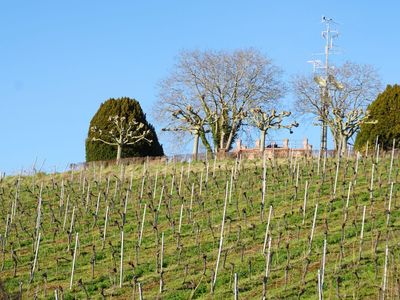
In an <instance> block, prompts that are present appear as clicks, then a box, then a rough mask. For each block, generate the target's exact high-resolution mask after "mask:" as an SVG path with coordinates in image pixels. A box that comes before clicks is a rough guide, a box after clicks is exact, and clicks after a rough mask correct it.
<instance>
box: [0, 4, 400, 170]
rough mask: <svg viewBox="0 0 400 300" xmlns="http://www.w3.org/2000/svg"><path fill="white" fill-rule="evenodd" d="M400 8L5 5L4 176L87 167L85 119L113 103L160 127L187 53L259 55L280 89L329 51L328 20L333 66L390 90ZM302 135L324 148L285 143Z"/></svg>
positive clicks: (0, 73)
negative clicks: (276, 73)
mask: <svg viewBox="0 0 400 300" xmlns="http://www.w3.org/2000/svg"><path fill="white" fill-rule="evenodd" d="M399 9H400V2H399V1H329V2H328V1H294V0H293V1H234V0H230V1H206V0H202V1H161V0H160V1H40V0H38V1H18V0H16V1H1V2H0V36H1V39H0V122H1V126H0V136H1V141H2V142H1V147H0V171H5V172H7V173H14V172H17V171H19V170H20V169H21V168H25V169H27V168H30V167H31V166H32V164H33V162H34V161H35V160H37V165H39V166H40V165H41V164H42V163H43V162H44V169H46V170H52V169H54V167H56V168H57V170H63V169H65V167H66V166H67V165H68V163H71V162H81V161H84V159H85V149H84V141H85V137H86V135H87V130H88V125H89V122H90V119H91V118H92V116H93V115H94V113H95V112H96V110H97V109H98V107H99V105H100V103H101V102H103V101H105V100H106V99H108V98H110V97H114V98H116V97H121V96H128V97H132V98H136V99H137V100H138V101H139V102H140V103H141V105H142V107H143V110H144V111H145V112H146V113H147V115H148V118H149V120H150V121H151V122H152V123H153V125H155V127H156V129H157V130H160V129H161V128H158V126H157V124H156V123H155V122H154V120H153V119H152V118H151V110H152V107H153V105H154V102H155V101H156V100H157V82H158V81H159V80H161V79H162V78H164V77H165V76H166V75H167V74H168V73H169V72H170V71H171V69H172V68H173V64H174V59H175V57H176V56H177V54H178V53H179V52H180V51H181V50H183V49H185V50H190V49H197V48H199V49H217V50H218V49H228V50H229V49H237V48H248V47H254V48H257V49H259V50H260V51H261V52H263V53H265V54H266V55H268V56H269V57H270V58H272V59H273V60H274V62H275V64H276V65H278V66H279V67H281V68H282V69H283V70H284V72H285V73H284V80H287V81H288V80H289V79H290V77H291V76H292V75H294V74H298V73H309V72H311V70H312V68H311V66H310V65H309V64H307V61H308V60H310V59H312V58H313V56H312V54H313V53H318V52H321V51H323V45H324V41H323V39H322V38H321V30H323V24H321V16H322V15H325V16H329V17H332V18H334V19H335V20H336V21H337V22H338V23H339V24H340V25H339V30H340V33H341V36H340V38H339V39H338V41H337V45H338V46H340V48H341V50H342V51H341V54H340V55H338V56H336V58H335V59H336V61H337V62H340V61H343V60H351V61H354V62H358V63H368V64H371V65H373V66H375V67H376V68H377V69H378V71H379V74H380V76H381V79H382V83H383V84H384V85H386V84H393V83H399V81H400V80H399V74H400V72H399V70H400V60H399V59H398V55H399V53H400V34H399V29H400V25H399V23H398V21H397V20H398V11H399ZM292 99H293V96H292V95H291V94H288V95H287V96H286V97H285V99H284V103H285V105H286V104H287V106H290V105H291V101H292ZM275 136H277V134H275ZM278 136H279V137H278V138H279V139H281V138H283V137H286V136H287V134H286V133H282V135H278ZM306 136H307V137H308V138H309V140H310V142H311V144H314V147H317V146H318V139H319V129H318V128H314V127H313V126H312V125H307V124H303V125H302V126H300V127H299V128H298V129H297V130H296V131H295V133H294V134H293V135H292V136H290V138H291V139H294V140H301V139H303V138H304V137H306ZM161 141H162V143H163V144H164V146H165V150H166V152H167V154H168V152H169V150H168V149H169V148H170V147H169V145H170V143H169V141H168V139H167V138H165V137H161ZM187 151H190V147H188V149H187Z"/></svg>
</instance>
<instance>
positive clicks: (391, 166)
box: [389, 139, 396, 182]
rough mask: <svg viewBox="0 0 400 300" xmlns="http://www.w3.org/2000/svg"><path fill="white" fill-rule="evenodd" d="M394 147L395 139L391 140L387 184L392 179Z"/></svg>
mask: <svg viewBox="0 0 400 300" xmlns="http://www.w3.org/2000/svg"><path fill="white" fill-rule="evenodd" d="M395 146H396V139H393V147H392V157H391V158H390V168H389V182H390V179H391V177H392V168H393V158H394V148H395Z"/></svg>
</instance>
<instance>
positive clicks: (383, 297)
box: [382, 243, 389, 300]
mask: <svg viewBox="0 0 400 300" xmlns="http://www.w3.org/2000/svg"><path fill="white" fill-rule="evenodd" d="M388 253H389V248H388V244H387V243H386V249H385V268H384V271H383V283H382V300H384V299H385V294H386V281H387V264H388Z"/></svg>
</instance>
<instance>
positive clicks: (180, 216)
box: [178, 203, 183, 233]
mask: <svg viewBox="0 0 400 300" xmlns="http://www.w3.org/2000/svg"><path fill="white" fill-rule="evenodd" d="M182 214H183V203H182V204H181V212H180V214H179V227H178V232H179V233H181V227H182Z"/></svg>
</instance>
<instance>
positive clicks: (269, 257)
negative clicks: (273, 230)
mask: <svg viewBox="0 0 400 300" xmlns="http://www.w3.org/2000/svg"><path fill="white" fill-rule="evenodd" d="M271 241H272V238H271V236H270V237H269V239H268V251H267V261H266V266H265V277H266V278H267V279H268V275H269V261H270V259H271Z"/></svg>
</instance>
